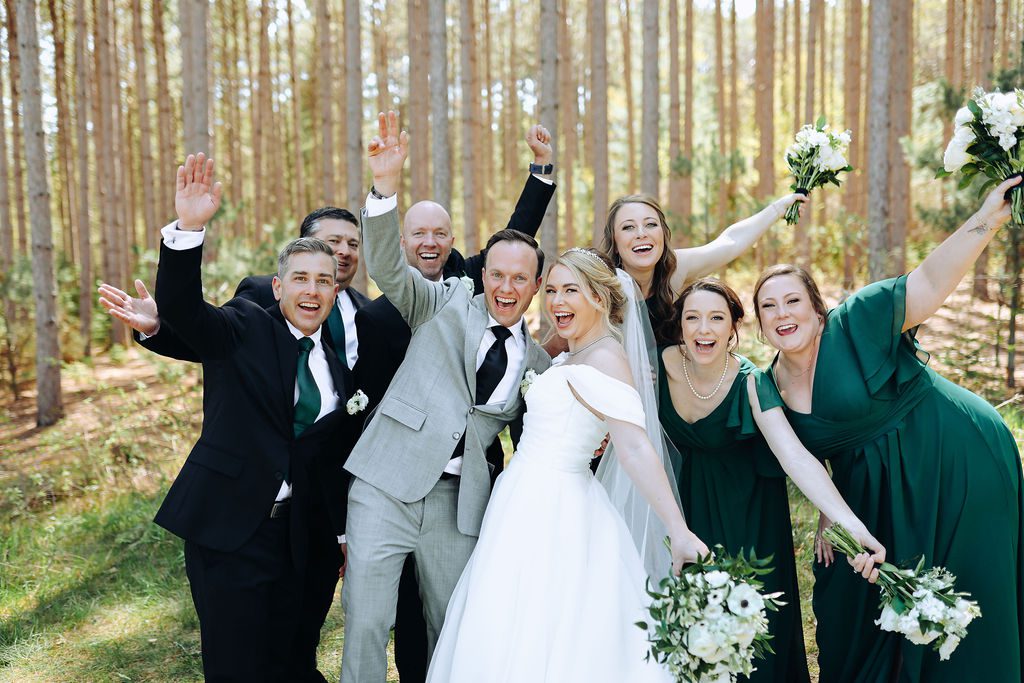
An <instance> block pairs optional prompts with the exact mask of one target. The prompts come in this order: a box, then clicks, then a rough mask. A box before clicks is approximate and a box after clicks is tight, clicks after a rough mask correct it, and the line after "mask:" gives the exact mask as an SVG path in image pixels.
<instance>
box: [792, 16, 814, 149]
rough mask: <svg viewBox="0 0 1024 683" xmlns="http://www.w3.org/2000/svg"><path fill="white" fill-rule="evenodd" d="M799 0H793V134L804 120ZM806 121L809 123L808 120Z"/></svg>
mask: <svg viewBox="0 0 1024 683" xmlns="http://www.w3.org/2000/svg"><path fill="white" fill-rule="evenodd" d="M800 14H801V11H800V0H793V36H792V40H793V99H792V100H790V101H791V102H792V103H793V134H794V135H795V134H796V132H797V131H798V130H800V126H802V125H804V122H803V121H801V120H800V86H801V85H802V84H803V81H804V73H803V70H802V68H801V62H800V48H801V47H802V45H801V43H800ZM808 123H811V122H810V121H808Z"/></svg>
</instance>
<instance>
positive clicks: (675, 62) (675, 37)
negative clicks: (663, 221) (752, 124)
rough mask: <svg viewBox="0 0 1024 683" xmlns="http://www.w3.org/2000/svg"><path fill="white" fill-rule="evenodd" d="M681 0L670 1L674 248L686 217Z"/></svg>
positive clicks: (670, 196) (670, 183) (670, 186)
mask: <svg viewBox="0 0 1024 683" xmlns="http://www.w3.org/2000/svg"><path fill="white" fill-rule="evenodd" d="M679 71H680V67H679V0H668V160H669V172H668V207H667V208H668V218H669V224H670V225H672V226H673V227H674V228H675V234H674V235H673V237H672V245H673V246H675V247H680V246H682V243H681V241H680V240H681V239H682V231H681V230H679V229H678V225H679V222H680V220H681V218H682V213H683V211H682V201H683V188H682V185H683V176H682V174H681V173H679V171H678V168H677V164H678V163H679V160H680V158H681V157H682V155H683V141H682V132H681V124H682V121H681V120H680V119H681V118H682V111H681V109H682V107H681V102H680V97H679Z"/></svg>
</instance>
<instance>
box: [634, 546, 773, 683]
mask: <svg viewBox="0 0 1024 683" xmlns="http://www.w3.org/2000/svg"><path fill="white" fill-rule="evenodd" d="M770 562H771V557H768V558H764V559H758V558H757V557H755V556H754V554H753V553H751V554H750V557H749V559H747V558H745V557H744V556H743V553H742V552H740V554H739V555H738V556H736V557H735V558H733V557H730V556H729V555H728V554H726V552H725V550H724V549H723V548H722V546H715V550H714V552H712V553H711V554H709V555H707V556H706V557H699V558H698V559H697V562H696V563H695V564H691V565H689V566H687V567H686V568H685V569H683V571H682V572H681V573H680V574H679V575H676V574H674V573H672V574H670V575H669V576H668V577H667V578H664V579H662V580H661V581H660V582H659V585H658V588H657V589H653V588H652V587H650V586H648V589H647V593H648V595H650V596H651V599H652V602H651V605H650V608H649V611H650V617H651V619H650V623H649V624H648V622H637V626H639V627H640V628H642V629H644V630H645V631H647V633H648V640H649V641H650V644H651V646H650V647H651V649H650V652H649V653H648V655H647V656H648V657H651V656H653V657H654V659H655V660H656V661H657V662H659V663H661V664H663V665H665V666H666V667H667V668H668V670H669V672H670V673H671V674H672V675H673V676H674V677H675V679H676V680H677V681H680V682H682V681H689V682H693V683H732V681H735V680H736V677H737V676H738V675H739V674H743V675H746V676H749V675H750V673H751V672H752V671H754V665H753V658H754V657H760V658H762V659H763V658H764V655H765V653H771V652H773V650H772V648H771V645H770V644H769V643H768V641H769V639H770V638H771V636H770V635H769V634H768V618H767V616H766V610H769V609H770V610H775V611H777V610H778V607H779V606H780V605H784V604H785V603H783V602H781V601H780V600H779V597H780V596H781V595H782V594H781V593H771V594H764V593H762V592H761V590H762V589H763V587H764V584H763V583H761V581H759V580H758V578H757V577H759V576H763V575H764V574H767V573H769V572H770V571H772V568H771V567H770V566H769V563H770Z"/></svg>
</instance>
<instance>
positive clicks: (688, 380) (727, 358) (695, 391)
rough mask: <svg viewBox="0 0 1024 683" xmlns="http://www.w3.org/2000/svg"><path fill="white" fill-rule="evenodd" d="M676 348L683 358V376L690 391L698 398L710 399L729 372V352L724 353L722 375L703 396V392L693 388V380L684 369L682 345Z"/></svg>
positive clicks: (720, 386) (684, 361) (684, 359)
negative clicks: (700, 392)
mask: <svg viewBox="0 0 1024 683" xmlns="http://www.w3.org/2000/svg"><path fill="white" fill-rule="evenodd" d="M676 348H677V349H679V355H680V356H681V357H682V359H683V376H684V377H686V384H687V385H689V387H690V391H692V392H693V395H694V396H696V397H697V398H699V399H700V400H702V401H710V400H711V399H712V398H714V396H715V394H717V393H718V390H719V389H721V388H722V383H723V382H725V376H726V375H728V374H729V354H728V353H726V354H725V368H724V369H723V370H722V376H721V377H720V378H719V379H718V384H716V385H715V388H714V389H713V390H712V391H711V393H710V394H708V395H707V396H704V395H703V394H698V393H697V390H696V389H694V388H693V382H691V381H690V373H689V371H688V370H687V369H686V356H685V355H684V354H683V345H682V344H680V345H679V346H677V347H676Z"/></svg>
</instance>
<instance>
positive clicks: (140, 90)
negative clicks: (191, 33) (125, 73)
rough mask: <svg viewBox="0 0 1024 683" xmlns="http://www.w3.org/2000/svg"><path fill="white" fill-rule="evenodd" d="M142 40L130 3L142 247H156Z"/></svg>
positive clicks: (135, 7)
mask: <svg viewBox="0 0 1024 683" xmlns="http://www.w3.org/2000/svg"><path fill="white" fill-rule="evenodd" d="M144 42H145V39H144V38H143V36H142V0H132V44H133V46H134V47H135V94H136V101H137V103H138V111H139V147H140V157H141V158H140V161H141V162H142V163H141V166H142V206H143V216H144V218H145V221H146V222H145V233H146V248H147V249H155V248H156V247H157V241H156V237H157V232H156V228H157V217H156V216H157V213H156V193H155V192H154V187H153V148H152V146H151V145H152V143H151V140H152V132H151V130H152V127H151V126H150V120H149V86H148V85H147V83H146V52H145V47H144Z"/></svg>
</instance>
